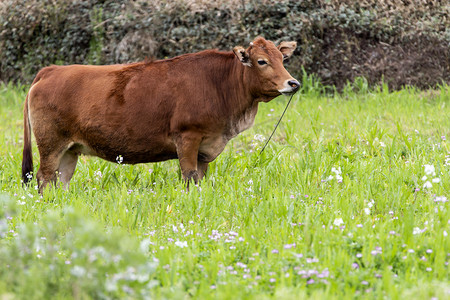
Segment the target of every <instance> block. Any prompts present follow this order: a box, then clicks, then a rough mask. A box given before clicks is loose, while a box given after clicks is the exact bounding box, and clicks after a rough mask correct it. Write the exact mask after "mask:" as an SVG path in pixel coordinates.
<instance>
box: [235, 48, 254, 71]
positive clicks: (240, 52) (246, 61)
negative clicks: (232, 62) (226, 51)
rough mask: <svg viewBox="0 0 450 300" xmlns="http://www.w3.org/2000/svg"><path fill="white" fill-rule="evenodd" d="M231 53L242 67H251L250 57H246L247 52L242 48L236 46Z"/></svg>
mask: <svg viewBox="0 0 450 300" xmlns="http://www.w3.org/2000/svg"><path fill="white" fill-rule="evenodd" d="M233 52H234V54H235V55H236V56H237V58H238V59H239V61H240V62H241V63H242V64H243V65H244V66H247V67H251V66H252V62H251V61H250V55H248V52H247V50H245V49H244V47H242V46H236V47H234V48H233Z"/></svg>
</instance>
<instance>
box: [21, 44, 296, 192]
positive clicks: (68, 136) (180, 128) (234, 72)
mask: <svg viewBox="0 0 450 300" xmlns="http://www.w3.org/2000/svg"><path fill="white" fill-rule="evenodd" d="M291 48H292V47H291ZM294 48H295V46H294V47H293V48H292V49H290V53H289V55H290V54H292V51H293V49H294ZM280 50H281V51H285V50H283V49H278V48H276V47H275V45H274V44H273V43H272V42H269V41H266V40H264V39H262V38H257V39H256V40H255V41H254V42H253V46H250V47H249V48H248V49H247V50H246V51H247V54H248V55H249V59H250V60H251V65H252V66H251V67H248V66H244V65H243V64H242V63H241V62H240V61H239V59H238V58H237V57H236V56H235V55H234V54H233V52H219V51H217V50H206V51H202V52H199V53H193V54H185V55H181V56H178V57H175V58H172V59H166V60H159V61H150V62H149V61H147V62H142V63H135V64H130V65H111V66H80V65H72V66H51V67H47V68H44V69H42V70H41V71H40V72H39V73H38V74H37V76H36V78H35V80H34V82H33V85H32V87H31V88H30V91H29V93H28V96H27V99H26V101H25V108H24V122H25V126H24V136H25V137H24V142H25V145H24V159H23V167H22V169H23V170H22V173H23V174H25V173H29V172H30V171H32V160H31V132H30V130H29V129H30V128H29V127H28V126H27V124H30V126H31V128H32V130H33V133H34V135H35V137H36V142H37V145H38V149H39V153H40V161H41V165H40V169H39V171H38V173H37V178H38V182H39V185H40V191H42V189H43V188H44V187H45V185H46V184H47V183H48V182H55V180H56V178H57V177H58V175H59V178H60V179H61V181H62V182H63V183H64V184H65V185H66V186H67V184H68V182H69V181H70V178H71V177H72V175H73V172H74V170H75V166H76V161H77V157H78V156H79V155H80V154H88V155H96V156H99V157H101V158H103V159H106V160H109V161H113V162H114V161H116V158H117V156H119V155H121V156H122V157H123V163H130V164H135V163H146V162H157V161H163V160H167V159H174V158H178V159H179V161H180V166H181V170H182V174H183V178H184V179H185V180H186V181H189V180H190V179H191V178H192V179H194V181H195V182H197V181H198V180H199V179H201V178H202V177H203V176H204V174H205V172H206V169H207V166H208V163H209V162H211V161H213V160H214V159H215V158H216V157H217V155H219V154H220V153H221V152H222V151H223V149H224V147H225V145H226V143H227V142H228V141H229V140H230V139H231V138H233V137H234V136H236V135H237V134H238V133H239V132H241V131H243V130H245V129H247V128H248V127H250V126H251V125H252V123H253V120H254V117H255V115H256V112H257V109H258V103H259V102H262V101H263V102H267V101H270V100H271V99H273V98H274V97H276V96H278V95H279V94H280V92H279V90H280V89H285V88H286V86H287V84H286V83H287V82H288V81H289V80H291V81H292V80H294V79H293V78H292V76H291V75H290V74H289V73H288V72H287V71H286V70H285V69H284V67H283V64H282V60H283V55H282V53H281V52H280ZM261 57H263V58H264V59H266V60H267V61H268V62H269V64H268V65H266V66H260V65H258V59H260V58H261ZM297 83H298V82H297ZM297 89H298V85H297V86H296V87H295V88H292V91H289V92H295V91H296V90H297ZM24 172H25V173H24ZM23 176H25V175H23ZM24 181H26V180H25V177H24Z"/></svg>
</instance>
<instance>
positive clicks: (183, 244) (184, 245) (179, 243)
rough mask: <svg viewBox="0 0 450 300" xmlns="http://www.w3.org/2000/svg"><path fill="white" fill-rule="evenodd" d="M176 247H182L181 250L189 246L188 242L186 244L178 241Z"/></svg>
mask: <svg viewBox="0 0 450 300" xmlns="http://www.w3.org/2000/svg"><path fill="white" fill-rule="evenodd" d="M175 245H176V246H178V247H180V248H184V247H187V246H188V244H187V241H184V242H181V241H176V242H175Z"/></svg>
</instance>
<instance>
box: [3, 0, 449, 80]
mask: <svg viewBox="0 0 450 300" xmlns="http://www.w3.org/2000/svg"><path fill="white" fill-rule="evenodd" d="M444 3H445V1H438V0H429V1H419V0H409V1H408V0H405V1H396V0H363V1H350V0H346V1H338V0H304V1H297V0H295V1H287V0H285V1H271V0H259V1H256V0H254V1H244V0H241V1H238V0H219V1H214V2H213V3H212V2H210V1H202V0H191V1H189V0H179V1H163V0H159V1H152V2H151V4H150V3H149V2H148V1H131V0H123V1H108V0H107V1H95V0H93V1H82V0H75V1H69V0H64V1H55V0H27V1H22V0H5V1H3V3H1V4H0V80H3V81H11V80H12V81H24V82H30V81H31V80H32V78H33V76H34V75H35V73H36V72H37V71H38V70H39V69H40V68H41V67H43V66H45V65H49V64H52V63H56V64H72V63H83V64H86V63H92V64H112V63H117V62H131V61H137V60H142V59H144V58H145V57H156V58H164V57H170V56H175V55H178V54H181V53H186V52H192V51H198V50H202V49H205V48H219V49H223V50H229V49H231V48H232V47H233V46H235V45H238V44H242V45H247V44H248V43H249V42H250V41H251V40H252V39H253V38H254V37H255V36H257V35H262V36H264V37H265V38H267V39H271V40H274V41H277V42H279V41H281V40H297V41H298V43H299V48H298V49H297V51H296V56H295V57H293V58H292V59H291V61H290V63H289V65H290V66H289V69H290V70H291V71H292V72H293V73H295V70H297V71H298V72H300V70H301V66H303V67H304V68H305V70H306V71H307V72H308V73H316V74H317V75H318V76H319V77H320V78H321V80H322V82H323V83H324V84H327V85H336V86H337V87H338V88H340V87H342V86H343V85H344V84H345V83H346V81H348V80H350V81H351V80H353V79H354V78H355V77H358V76H364V77H366V78H367V79H368V81H369V83H371V84H376V83H379V82H380V81H381V80H384V81H385V82H387V83H388V84H389V85H390V86H391V87H392V88H399V87H401V86H402V85H405V84H412V85H416V86H418V87H427V86H432V85H435V84H437V83H440V82H442V81H445V82H450V53H449V44H450V25H449V20H448V15H450V6H449V5H447V4H444ZM383 78H384V79H383Z"/></svg>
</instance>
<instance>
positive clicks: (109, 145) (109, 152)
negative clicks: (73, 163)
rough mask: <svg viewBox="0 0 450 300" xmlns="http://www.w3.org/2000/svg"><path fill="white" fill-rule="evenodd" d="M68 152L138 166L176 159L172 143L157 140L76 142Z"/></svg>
mask: <svg viewBox="0 0 450 300" xmlns="http://www.w3.org/2000/svg"><path fill="white" fill-rule="evenodd" d="M70 150H72V151H74V152H75V153H77V154H84V155H92V156H98V157H100V158H102V159H105V160H108V161H111V162H120V163H124V164H138V163H150V162H160V161H165V160H169V159H175V158H177V157H178V156H177V151H176V148H175V145H174V144H173V143H166V142H161V141H160V140H158V139H156V138H155V139H153V140H151V141H146V140H141V141H139V142H138V143H136V142H135V141H133V142H130V141H129V140H128V141H121V143H117V142H112V141H111V140H110V141H108V142H107V141H105V140H103V141H99V140H96V141H95V142H94V141H93V140H89V141H86V140H83V141H80V140H79V141H76V142H75V143H74V144H73V146H72V147H71V148H70Z"/></svg>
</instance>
